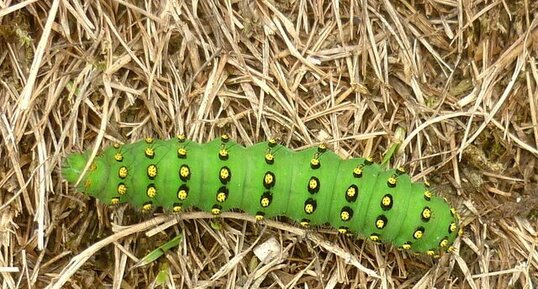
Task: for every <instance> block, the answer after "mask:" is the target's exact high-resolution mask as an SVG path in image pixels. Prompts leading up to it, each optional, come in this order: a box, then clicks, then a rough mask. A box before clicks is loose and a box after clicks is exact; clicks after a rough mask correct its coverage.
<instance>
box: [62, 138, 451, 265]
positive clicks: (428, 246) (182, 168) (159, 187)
mask: <svg viewBox="0 0 538 289" xmlns="http://www.w3.org/2000/svg"><path fill="white" fill-rule="evenodd" d="M88 157H89V153H84V154H72V155H70V156H69V157H68V158H67V160H66V162H65V164H64V168H63V174H64V177H65V178H66V179H67V180H68V181H69V182H70V183H75V182H76V181H77V180H78V178H79V176H80V173H81V172H82V170H83V168H84V167H85V165H86V162H87V160H88ZM77 189H78V190H79V191H83V192H85V193H87V194H88V195H91V196H94V197H96V198H98V199H100V200H102V201H104V202H106V203H109V204H119V203H123V202H128V203H130V204H132V205H133V206H135V207H140V208H142V210H143V211H149V210H151V209H152V208H154V207H164V208H166V209H169V210H171V211H173V212H179V211H181V210H182V208H187V207H197V208H199V209H201V210H204V211H208V212H211V213H213V214H214V215H219V214H220V213H221V212H222V211H226V210H230V209H234V208H238V209H241V210H243V211H245V212H246V213H249V214H252V215H255V216H256V218H257V219H258V220H261V219H263V218H265V217H269V218H270V217H274V216H287V217H288V218H291V219H293V220H295V221H297V222H299V223H300V224H301V225H304V226H308V225H322V224H327V223H329V224H330V225H331V226H332V227H334V228H336V229H338V231H339V232H341V233H355V234H358V235H360V236H363V237H365V238H369V239H370V240H373V241H383V242H387V243H391V244H393V245H395V246H398V247H400V248H402V249H411V250H413V251H415V252H426V253H427V254H429V255H437V254H438V253H439V252H442V251H446V250H451V249H452V246H451V244H452V243H453V241H454V240H455V238H456V237H457V232H458V229H459V228H458V216H457V214H456V212H455V210H454V209H452V208H451V207H450V206H449V205H448V203H447V202H446V201H445V200H444V199H443V198H441V197H438V196H434V195H432V193H431V192H430V191H429V190H428V188H427V186H425V185H424V184H423V183H418V182H417V183H413V182H411V179H410V177H409V176H408V175H407V174H405V173H404V172H403V171H401V170H395V169H389V170H385V169H383V168H381V167H380V166H379V165H378V164H374V163H372V161H371V160H369V159H367V158H354V159H348V160H342V159H341V158H339V157H338V156H337V155H336V154H334V153H333V152H331V151H329V150H327V149H326V148H325V146H323V145H322V146H319V147H316V148H310V149H305V150H302V151H298V152H294V151H292V150H290V149H288V148H286V147H284V146H282V145H279V144H277V143H275V142H274V141H270V142H262V143H258V144H255V145H253V146H250V147H248V148H245V147H243V146H241V145H239V144H237V143H235V142H233V141H230V140H229V139H228V137H227V136H223V137H222V138H221V139H217V140H214V141H211V142H209V143H206V144H199V143H196V142H193V141H189V140H186V139H185V138H184V137H183V136H178V138H177V139H169V140H153V139H151V138H147V139H145V140H144V141H140V142H137V143H133V144H128V145H121V146H120V145H116V146H113V147H109V148H107V149H105V150H104V152H103V153H102V154H100V155H99V156H97V157H96V158H95V160H94V162H93V163H92V165H91V167H90V170H89V171H88V172H87V173H86V174H85V176H84V177H83V178H82V180H81V181H80V183H79V186H78V187H77Z"/></svg>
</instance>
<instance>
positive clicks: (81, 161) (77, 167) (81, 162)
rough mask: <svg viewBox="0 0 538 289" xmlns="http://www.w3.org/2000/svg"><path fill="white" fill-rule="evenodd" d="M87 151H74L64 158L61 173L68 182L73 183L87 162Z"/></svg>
mask: <svg viewBox="0 0 538 289" xmlns="http://www.w3.org/2000/svg"><path fill="white" fill-rule="evenodd" d="M88 158H89V153H88V152H85V153H74V154H70V155H69V156H68V157H67V158H65V160H64V163H63V164H62V175H63V177H64V178H65V179H66V180H67V182H69V183H70V184H75V183H76V182H77V181H78V179H79V177H80V174H81V173H82V171H83V170H84V167H85V166H86V163H87V162H88Z"/></svg>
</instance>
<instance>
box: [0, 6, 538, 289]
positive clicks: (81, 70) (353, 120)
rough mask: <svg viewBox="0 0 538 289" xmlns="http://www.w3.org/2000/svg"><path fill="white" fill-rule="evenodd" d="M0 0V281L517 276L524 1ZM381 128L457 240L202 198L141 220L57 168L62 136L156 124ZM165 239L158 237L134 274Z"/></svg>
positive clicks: (535, 41)
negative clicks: (361, 231) (402, 246)
mask: <svg viewBox="0 0 538 289" xmlns="http://www.w3.org/2000/svg"><path fill="white" fill-rule="evenodd" d="M11 2H12V1H3V2H2V3H0V47H1V49H0V63H1V64H0V76H1V78H0V103H1V111H0V133H1V136H2V138H1V143H0V187H1V188H0V240H1V241H0V275H1V276H2V277H1V278H0V280H1V281H0V282H1V283H2V288H19V287H20V288H43V287H45V286H47V285H51V286H50V288H90V287H92V288H95V287H98V288H104V287H106V288H109V287H110V286H112V285H113V286H114V288H145V287H149V286H151V285H152V284H155V283H156V282H157V281H158V278H157V274H159V273H160V274H161V275H165V276H168V278H169V279H168V280H169V281H171V283H174V284H175V285H171V283H169V284H168V285H166V286H167V287H169V288H195V287H201V288H247V287H248V288H355V287H358V288H431V287H434V286H435V287H437V288H532V287H533V286H537V285H538V278H537V277H536V276H537V274H538V247H537V244H538V233H537V230H538V226H537V215H538V213H537V212H538V188H537V182H538V178H537V156H538V89H537V84H538V68H537V65H538V61H537V56H538V54H537V53H536V52H537V50H538V49H537V48H538V17H537V15H538V4H537V3H536V2H535V1H531V0H522V1H508V0H499V1H481V0H468V1H456V0H443V1H441V0H424V1H389V0H372V1H366V0H361V1H360V0H357V1H337V0H336V1H314V0H310V1H308V0H296V1H282V2H277V3H275V2H272V1H267V0H265V1H263V0H260V1H229V0H221V1H217V0H209V1H162V3H161V4H155V3H156V2H155V3H154V2H153V1H149V0H147V1H136V2H134V3H128V2H125V1H124V0H100V1H88V2H86V1H78V0H74V1H59V0H53V1H31V0H29V1H20V2H18V3H11ZM13 2H15V1H13ZM90 3H91V4H90ZM398 129H405V131H406V133H407V134H406V138H405V139H404V140H403V146H402V149H401V153H400V154H399V155H398V156H397V162H398V163H399V164H403V165H404V166H405V167H406V168H407V169H408V170H409V171H410V172H411V174H413V175H414V176H416V179H422V178H427V179H429V180H430V182H431V183H432V184H433V185H435V186H436V187H437V188H439V190H438V191H439V193H440V194H442V195H444V196H446V197H447V198H449V199H450V200H452V201H453V203H454V204H456V206H457V207H458V208H459V210H460V211H461V213H462V215H463V222H464V224H465V225H466V228H465V234H464V236H463V237H462V238H461V239H460V242H458V243H457V247H458V250H457V253H456V254H451V255H445V256H444V257H443V258H441V259H440V260H432V259H430V258H426V257H424V256H418V257H415V256H410V255H409V254H407V253H402V252H400V251H397V250H395V249H393V248H390V247H388V246H376V245H373V244H371V243H369V242H363V241H361V240H352V239H351V238H343V237H339V236H337V235H336V234H335V233H334V232H332V231H330V230H326V229H317V230H310V231H305V230H303V229H300V228H298V227H296V226H294V225H293V224H289V223H286V222H276V221H271V222H267V224H266V225H262V226H260V225H256V224H255V223H254V222H252V217H249V216H245V215H242V214H239V213H227V214H226V218H225V221H224V222H223V229H222V230H214V229H212V228H211V226H210V222H209V221H210V220H209V218H208V214H206V213H202V212H191V213H185V214H183V215H182V216H181V218H176V217H169V216H165V215H163V216H157V217H155V218H150V217H149V216H142V215H140V214H137V213H136V212H134V211H133V209H132V208H116V209H111V208H106V207H105V206H104V205H102V204H101V203H98V202H95V200H93V199H92V200H90V199H88V198H82V195H81V194H79V193H76V192H74V191H73V190H72V189H70V188H68V186H67V185H66V183H65V182H62V180H61V177H60V175H59V170H58V169H59V164H60V163H61V160H62V158H63V157H65V155H66V154H67V153H69V152H73V151H81V150H84V149H94V150H97V149H99V148H102V147H104V146H106V145H108V144H110V143H112V142H116V141H121V142H131V141H135V140H138V139H140V138H141V137H143V136H146V135H152V136H155V137H160V138H168V137H170V136H173V135H175V134H176V133H185V134H187V135H188V137H189V138H191V139H194V140H196V141H207V140H210V139H212V138H214V137H215V136H218V135H220V134H221V133H222V132H228V133H230V134H231V135H232V137H233V138H234V139H236V140H237V141H238V142H240V143H243V144H245V145H250V144H252V143H255V142H258V141H263V140H266V139H267V138H269V137H277V138H279V139H281V140H282V142H283V143H285V144H286V145H289V146H291V147H294V148H302V147H306V146H311V145H313V144H316V143H321V142H325V143H328V144H329V145H330V147H331V148H332V149H334V150H335V151H336V152H337V153H338V154H339V155H341V156H342V157H352V156H359V155H372V156H374V158H375V159H376V160H378V161H379V160H380V159H381V157H382V153H383V152H385V151H386V150H387V149H388V147H389V146H390V145H391V144H393V143H394V142H395V141H397V139H396V138H397V137H395V134H394V133H395V132H396V131H397V130H398ZM111 215H112V216H113V221H111V219H110V216H111ZM120 225H125V226H126V225H129V227H122V226H120ZM131 225H132V226H131ZM175 234H184V236H185V238H184V240H183V242H182V243H181V245H180V246H179V249H174V250H172V251H169V252H168V253H167V254H166V257H162V258H160V259H159V260H158V261H156V262H154V263H152V264H151V265H147V266H143V267H138V268H133V265H134V264H135V263H136V261H138V258H141V257H142V256H144V255H145V254H146V253H147V252H148V251H149V250H152V249H154V248H156V247H157V246H159V245H161V244H162V243H164V242H165V241H166V240H169V239H170V238H171V236H172V235H175ZM270 237H274V238H276V241H277V242H276V243H277V244H279V245H280V246H281V248H280V249H281V250H282V252H281V254H279V255H278V256H277V257H276V258H274V259H271V260H269V261H268V262H267V263H263V262H260V261H259V259H257V258H256V257H255V256H254V254H253V250H255V248H257V247H258V246H259V245H260V244H263V243H264V242H266V241H267V240H269V239H270Z"/></svg>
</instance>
